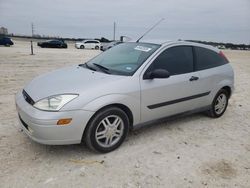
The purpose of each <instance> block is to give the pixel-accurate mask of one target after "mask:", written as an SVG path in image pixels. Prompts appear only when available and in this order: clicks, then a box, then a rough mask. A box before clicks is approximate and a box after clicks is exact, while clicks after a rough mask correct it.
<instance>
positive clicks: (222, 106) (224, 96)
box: [207, 89, 229, 118]
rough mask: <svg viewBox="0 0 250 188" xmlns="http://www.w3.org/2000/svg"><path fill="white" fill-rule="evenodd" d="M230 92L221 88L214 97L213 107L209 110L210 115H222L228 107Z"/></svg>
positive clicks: (215, 116) (213, 116)
mask: <svg viewBox="0 0 250 188" xmlns="http://www.w3.org/2000/svg"><path fill="white" fill-rule="evenodd" d="M228 99H229V93H228V92H227V90H225V89H221V90H220V91H219V92H218V93H217V94H216V96H215V97H214V100H213V103H212V105H211V108H210V109H209V110H208V112H207V114H208V116H210V117H212V118H218V117H221V116H222V115H223V114H224V112H225V111H226V109H227V105H228Z"/></svg>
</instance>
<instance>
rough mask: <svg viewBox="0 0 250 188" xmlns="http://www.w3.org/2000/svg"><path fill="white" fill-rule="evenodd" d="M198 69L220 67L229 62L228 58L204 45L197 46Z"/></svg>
mask: <svg viewBox="0 0 250 188" xmlns="http://www.w3.org/2000/svg"><path fill="white" fill-rule="evenodd" d="M195 52H196V57H197V58H196V59H197V60H196V70H204V69H209V68H213V67H218V66H221V65H224V64H226V63H227V60H226V59H225V58H224V57H222V56H221V55H220V54H218V53H216V52H214V51H212V50H209V49H206V48H202V47H195Z"/></svg>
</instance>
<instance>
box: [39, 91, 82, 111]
mask: <svg viewBox="0 0 250 188" xmlns="http://www.w3.org/2000/svg"><path fill="white" fill-rule="evenodd" d="M76 97H78V95H77V94H62V95H54V96H50V97H47V98H45V99H41V100H39V101H37V102H36V103H35V104H34V107H36V108H38V109H40V110H47V111H58V110H60V109H61V108H62V107H63V106H64V105H65V104H67V103H68V102H70V101H72V100H73V99H74V98H76Z"/></svg>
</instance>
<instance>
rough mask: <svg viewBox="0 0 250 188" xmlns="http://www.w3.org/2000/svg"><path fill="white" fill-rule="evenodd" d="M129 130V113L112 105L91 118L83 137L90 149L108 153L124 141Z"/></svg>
mask: <svg viewBox="0 0 250 188" xmlns="http://www.w3.org/2000/svg"><path fill="white" fill-rule="evenodd" d="M128 131H129V119H128V116H127V114H126V113H125V112H124V111H123V110H121V109H120V108H117V107H110V108H105V109H103V110H101V111H99V112H98V113H97V114H96V115H95V116H94V117H93V118H92V119H91V120H90V122H89V123H88V126H87V128H86V130H85V133H84V138H83V139H84V141H85V143H86V144H87V146H88V147H89V148H90V149H92V150H94V151H97V152H101V153H107V152H110V151H113V150H115V149H116V148H118V147H119V146H120V145H121V144H122V143H123V141H124V139H125V138H126V136H127V134H128Z"/></svg>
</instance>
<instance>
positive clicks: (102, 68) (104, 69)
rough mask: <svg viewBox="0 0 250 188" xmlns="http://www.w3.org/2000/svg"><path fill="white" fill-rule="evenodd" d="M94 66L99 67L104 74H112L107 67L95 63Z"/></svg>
mask: <svg viewBox="0 0 250 188" xmlns="http://www.w3.org/2000/svg"><path fill="white" fill-rule="evenodd" d="M93 65H95V66H97V67H98V68H100V69H101V70H102V71H103V72H105V73H107V74H110V70H109V69H108V68H107V67H104V66H103V65H100V64H97V63H93Z"/></svg>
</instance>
